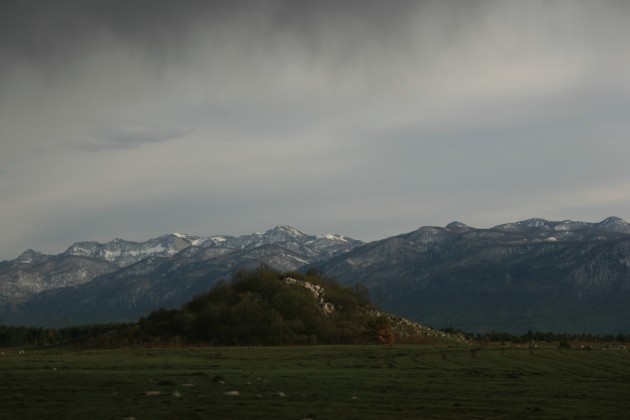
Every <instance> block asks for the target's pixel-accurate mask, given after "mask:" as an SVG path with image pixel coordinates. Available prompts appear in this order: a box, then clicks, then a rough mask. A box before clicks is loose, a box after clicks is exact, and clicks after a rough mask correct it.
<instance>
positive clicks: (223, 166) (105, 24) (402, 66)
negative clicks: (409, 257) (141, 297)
mask: <svg viewBox="0 0 630 420" xmlns="http://www.w3.org/2000/svg"><path fill="white" fill-rule="evenodd" d="M629 17H630V4H629V3H628V2H621V1H600V2H590V1H528V2H520V1H507V2H506V1H424V2H423V1H395V2H382V1H345V2H333V1H320V2H306V1H236V2H233V1H230V2H212V1H177V2H175V1H133V0H130V1H55V2H48V1H3V2H2V3H1V4H0V141H1V142H2V153H1V154H0V194H1V196H2V198H3V205H2V207H1V208H0V223H1V224H2V228H3V235H2V239H1V241H0V259H3V258H14V257H15V256H17V254H19V252H21V251H22V250H23V249H25V248H27V247H32V248H37V249H41V250H43V251H56V252H59V251H60V250H61V249H63V247H64V246H67V245H69V244H70V243H71V242H73V241H76V240H83V239H98V240H107V239H110V238H113V237H115V236H119V237H126V238H129V239H145V238H148V237H151V236H155V235H157V234H161V233H163V232H165V231H175V230H179V231H188V232H190V233H196V234H212V233H247V232H251V231H254V230H263V229H266V228H268V227H271V226H273V225H275V224H293V225H295V226H297V227H300V228H302V229H304V230H308V231H312V232H327V231H337V232H340V233H344V234H349V235H353V236H355V237H358V238H359V239H364V240H369V239H376V238H379V237H384V236H387V235H392V234H396V233H400V232H404V231H408V230H412V229H414V228H416V227H418V226H420V225H425V224H445V223H448V222H450V221H451V220H454V219H458V220H461V221H463V222H466V223H468V224H471V225H475V226H490V225H494V224H499V223H503V222H506V221H511V220H516V219H520V218H526V217H533V216H539V217H547V218H574V219H584V220H589V221H594V220H599V219H603V218H604V217H606V216H608V215H613V214H614V215H618V216H620V217H625V218H628V217H629V216H628V214H627V208H628V205H629V204H630V196H629V195H628V193H627V191H629V188H628V187H630V174H628V172H627V170H626V169H625V167H626V166H627V165H626V163H625V160H626V158H627V156H629V155H630V153H629V152H630V142H628V139H627V133H628V132H629V130H628V129H629V128H630V127H629V125H630V122H629V121H630V120H629V119H628V118H627V116H628V113H629V110H630V92H629V91H630V51H629V49H628V47H627V46H626V43H627V42H626V41H627V39H630V36H629V35H630V29H628V28H627V26H628V25H627V21H628V18H629Z"/></svg>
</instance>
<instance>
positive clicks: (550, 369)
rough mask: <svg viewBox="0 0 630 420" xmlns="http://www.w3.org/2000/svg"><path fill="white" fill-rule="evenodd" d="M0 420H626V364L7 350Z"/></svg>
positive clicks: (347, 354) (527, 353)
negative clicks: (606, 419)
mask: <svg viewBox="0 0 630 420" xmlns="http://www.w3.org/2000/svg"><path fill="white" fill-rule="evenodd" d="M2 353H3V354H2V355H0V418H20V419H51V418H52V419H54V418H59V419H68V418H90V419H138V420H140V419H208V418H222V419H238V418H249V419H252V418H256V419H261V418H270V419H271V418H286V419H308V418H311V419H333V418H334V419H384V418H386V419H398V418H400V419H410V418H431V419H449V418H478V419H482V418H484V419H486V418H532V419H534V418H535V419H541V418H546V419H560V418H583V419H590V418H625V417H627V415H628V412H630V401H629V400H628V395H630V352H629V351H628V350H624V349H621V348H612V349H603V348H596V349H592V350H588V349H561V350H559V349H556V348H534V349H529V348H500V347H492V346H487V347H480V348H468V347H447V346H417V345H394V346H376V345H372V346H312V347H230V348H226V347H221V348H186V349H154V348H144V349H120V350H77V351H75V350H70V349H45V350H41V349H33V350H29V349H25V350H24V352H23V353H20V352H19V351H18V350H17V349H4V350H2Z"/></svg>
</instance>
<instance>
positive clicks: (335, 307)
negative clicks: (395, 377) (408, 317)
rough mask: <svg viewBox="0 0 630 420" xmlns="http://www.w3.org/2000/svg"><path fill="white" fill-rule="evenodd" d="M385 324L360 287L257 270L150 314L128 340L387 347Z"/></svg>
mask: <svg viewBox="0 0 630 420" xmlns="http://www.w3.org/2000/svg"><path fill="white" fill-rule="evenodd" d="M389 322H390V321H389V318H387V317H384V316H380V313H378V312H376V311H375V310H374V308H373V306H372V304H371V303H370V301H369V298H368V294H367V291H366V290H365V289H363V288H362V287H360V286H355V287H344V286H341V285H340V284H338V283H337V282H336V281H334V280H333V279H330V278H328V277H326V276H325V275H324V274H323V273H321V272H318V271H315V270H311V271H309V272H308V273H306V274H300V273H287V274H285V273H280V272H277V271H274V270H272V269H270V268H268V267H266V266H260V267H259V268H257V269H255V270H253V271H239V272H237V273H236V274H235V275H234V276H233V278H232V280H231V281H229V282H221V283H219V284H217V285H216V286H215V287H214V288H213V289H212V290H210V291H209V292H207V293H204V294H201V295H199V296H197V297H195V298H194V299H192V300H191V301H190V302H188V303H187V304H185V305H183V306H182V307H181V309H177V310H165V309H159V310H157V311H155V312H153V313H152V314H150V315H149V316H148V317H146V318H143V319H141V320H140V322H139V323H138V327H137V332H136V337H137V336H140V337H141V338H142V340H143V341H148V342H161V343H175V344H178V343H183V344H190V343H207V344H211V345H278V344H323V343H327V344H357V343H365V342H374V341H376V342H378V341H382V342H391V341H393V331H392V329H391V326H390V325H389Z"/></svg>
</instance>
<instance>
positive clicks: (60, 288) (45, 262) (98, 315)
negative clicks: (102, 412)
mask: <svg viewBox="0 0 630 420" xmlns="http://www.w3.org/2000/svg"><path fill="white" fill-rule="evenodd" d="M261 263H262V264H266V265H269V266H270V267H273V268H274V269H277V270H281V271H286V272H288V271H303V272H306V271H307V270H309V269H317V270H321V271H323V272H324V273H326V275H328V276H332V277H334V278H336V279H337V281H339V282H340V283H341V284H344V285H348V286H353V285H355V284H357V283H360V284H363V285H365V286H366V287H367V288H368V289H369V291H370V293H371V296H372V299H373V301H374V302H375V304H376V305H377V306H379V307H380V309H382V310H386V311H388V312H392V313H395V314H397V315H401V316H404V317H406V318H409V319H412V320H414V321H417V322H419V323H421V324H424V325H431V326H434V327H438V328H443V327H448V326H451V327H455V328H461V329H463V330H466V331H472V332H487V331H491V330H496V331H505V332H515V333H520V332H525V331H527V330H539V331H556V332H572V333H575V332H582V331H588V332H595V333H614V334H616V333H619V332H624V333H628V332H630V310H629V309H628V305H627V303H628V302H630V225H629V224H628V223H626V222H625V221H623V220H622V219H619V218H617V217H609V218H607V219H605V220H603V221H601V222H599V223H587V222H579V221H569V220H565V221H548V220H544V219H528V220H524V221H520V222H515V223H508V224H503V225H498V226H495V227H493V228H489V229H477V228H473V227H470V226H467V225H465V224H463V223H460V222H453V223H450V224H448V225H447V226H445V227H432V226H425V227H421V228H419V229H418V230H415V231H413V232H408V233H404V234H401V235H397V236H393V237H390V238H386V239H382V240H379V241H374V242H370V243H363V242H361V241H358V240H354V239H351V238H348V237H344V236H341V235H308V234H305V233H303V232H301V231H299V230H297V229H295V228H292V227H288V226H278V227H276V228H274V229H270V230H268V231H267V232H264V233H255V234H252V235H244V236H239V237H233V236H211V237H197V236H190V235H184V234H169V235H164V236H160V237H158V238H155V239H151V240H149V241H146V242H130V241H125V240H121V239H115V240H113V241H111V242H107V243H105V244H101V243H97V242H78V243H75V244H73V245H72V246H70V247H69V248H68V249H67V250H66V251H65V252H64V253H62V254H59V255H44V254H41V253H38V252H36V251H33V250H27V251H25V252H24V253H23V254H22V255H20V256H19V257H18V258H17V259H15V260H12V261H3V262H0V323H4V324H10V325H34V326H64V325H70V324H86V323H96V322H113V321H128V320H137V319H138V318H139V317H141V316H144V315H146V314H147V313H149V312H151V311H153V310H155V309H157V308H158V307H165V308H169V307H179V306H181V305H182V304H183V303H185V302H186V301H188V300H190V298H191V297H193V296H195V295H198V294H199V293H202V292H204V291H206V290H208V289H209V288H211V287H212V286H213V285H215V284H216V283H217V282H218V281H220V280H223V279H229V278H230V276H231V275H232V273H234V272H235V271H237V270H239V269H241V268H252V267H254V266H257V265H259V264H261Z"/></svg>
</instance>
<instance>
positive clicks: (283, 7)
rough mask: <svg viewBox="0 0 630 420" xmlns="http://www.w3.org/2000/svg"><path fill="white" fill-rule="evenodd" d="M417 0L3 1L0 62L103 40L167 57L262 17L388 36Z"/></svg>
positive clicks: (70, 52) (87, 48)
mask: <svg viewBox="0 0 630 420" xmlns="http://www.w3.org/2000/svg"><path fill="white" fill-rule="evenodd" d="M414 4H417V2H412V1H394V2H387V3H386V2H382V1H375V0H366V1H341V2H339V1H295V0H294V1H278V0H250V1H244V0H232V1H203V0H180V1H172V0H171V1H169V0H74V1H72V0H71V1H69V0H57V1H48V0H4V1H2V2H1V3H0V52H1V54H2V56H3V58H4V60H5V61H4V62H5V64H6V63H7V61H6V60H9V61H11V59H17V60H26V61H28V62H31V63H32V64H35V65H38V66H39V65H50V64H51V63H60V62H62V63H63V62H64V61H66V60H72V59H75V58H77V57H78V56H81V55H82V54H86V53H90V52H93V51H94V49H95V48H96V49H98V48H99V47H100V46H101V44H102V43H104V42H119V43H122V44H131V45H136V46H137V47H139V48H141V49H144V50H146V52H147V53H149V54H170V53H173V52H174V51H177V50H178V49H179V48H181V47H183V46H185V45H186V43H187V42H188V41H189V40H190V36H191V35H192V32H194V31H195V30H199V29H204V30H208V29H209V30H210V31H211V30H212V27H213V26H214V25H224V24H226V23H227V24H230V25H247V24H248V23H251V21H252V19H253V20H260V19H261V18H262V19H263V20H264V21H266V22H268V24H269V26H268V27H267V30H268V31H270V32H275V31H289V32H291V33H294V34H297V35H299V36H304V37H306V38H308V37H309V36H310V35H313V34H314V33H316V32H318V31H320V30H321V23H322V22H326V21H330V22H331V23H333V24H335V25H338V24H341V25H344V24H345V25H348V28H349V29H351V27H352V26H353V25H356V24H357V23H358V22H361V25H365V28H366V29H369V30H371V31H373V30H377V31H380V32H382V33H387V32H389V31H390V30H392V29H394V26H395V25H396V24H397V21H398V17H399V16H401V15H402V16H404V15H405V13H406V12H407V11H408V10H409V9H410V8H412V7H413V5H414Z"/></svg>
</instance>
